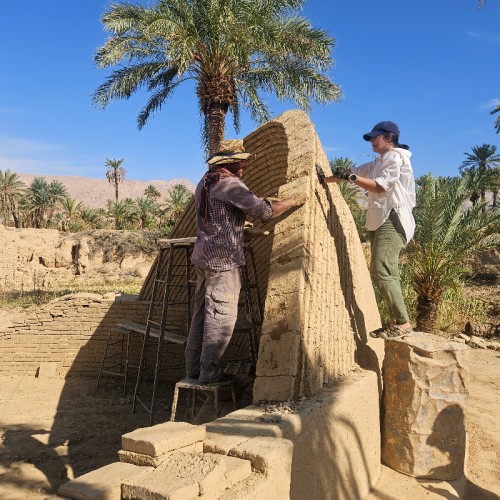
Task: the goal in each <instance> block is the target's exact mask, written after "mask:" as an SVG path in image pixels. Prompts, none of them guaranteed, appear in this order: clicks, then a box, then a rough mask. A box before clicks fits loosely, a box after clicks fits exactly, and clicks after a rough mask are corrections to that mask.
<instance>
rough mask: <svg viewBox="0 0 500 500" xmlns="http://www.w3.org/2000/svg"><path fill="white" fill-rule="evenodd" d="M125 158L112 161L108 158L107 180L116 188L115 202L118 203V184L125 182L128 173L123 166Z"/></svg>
mask: <svg viewBox="0 0 500 500" xmlns="http://www.w3.org/2000/svg"><path fill="white" fill-rule="evenodd" d="M122 163H123V158H122V159H120V160H115V159H113V160H110V159H109V158H106V179H108V181H109V183H110V184H111V185H113V186H115V201H118V184H119V183H120V182H123V181H124V180H125V174H126V173H127V171H126V170H125V169H124V168H123V167H122V166H121V164H122Z"/></svg>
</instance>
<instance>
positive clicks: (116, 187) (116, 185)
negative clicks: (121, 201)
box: [115, 179, 118, 203]
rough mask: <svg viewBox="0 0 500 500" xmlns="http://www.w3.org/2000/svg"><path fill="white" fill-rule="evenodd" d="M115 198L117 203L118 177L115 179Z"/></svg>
mask: <svg viewBox="0 0 500 500" xmlns="http://www.w3.org/2000/svg"><path fill="white" fill-rule="evenodd" d="M115 198H116V202H117V203H118V179H115Z"/></svg>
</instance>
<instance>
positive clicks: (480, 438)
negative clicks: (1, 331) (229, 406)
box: [0, 350, 500, 500]
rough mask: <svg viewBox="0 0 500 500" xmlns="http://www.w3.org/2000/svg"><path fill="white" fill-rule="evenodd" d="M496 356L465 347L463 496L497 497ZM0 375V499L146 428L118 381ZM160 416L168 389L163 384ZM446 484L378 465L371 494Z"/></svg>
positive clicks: (39, 486) (499, 400)
mask: <svg viewBox="0 0 500 500" xmlns="http://www.w3.org/2000/svg"><path fill="white" fill-rule="evenodd" d="M499 380H500V353H499V352H498V351H492V350H472V351H471V383H470V403H469V413H468V417H467V426H468V431H469V463H468V471H467V479H468V481H469V484H468V490H469V493H468V495H467V498H468V499H471V500H472V499H474V500H476V499H494V498H500V496H499V495H500V458H499V452H500V434H499V433H498V424H497V423H498V420H499V418H500V384H499ZM94 384H95V381H94V380H82V379H69V380H60V379H50V378H47V379H43V378H33V377H30V376H28V375H25V376H17V377H0V498H1V499H2V500H18V499H19V500H20V499H36V500H41V499H43V498H45V497H46V496H47V495H48V494H51V493H54V492H55V491H56V490H57V487H58V486H59V485H60V484H61V483H63V482H65V481H66V480H67V479H68V478H72V477H76V476H79V475H81V474H84V473H86V472H88V471H90V470H93V469H96V468H98V467H101V466H103V465H105V464H108V463H110V462H113V461H116V460H117V451H118V450H119V449H120V438H121V435H122V434H124V433H126V432H129V431H131V430H133V429H135V428H138V427H144V426H146V425H148V417H147V416H146V415H145V414H144V413H142V412H140V411H138V413H136V414H133V413H132V411H131V403H130V398H125V397H123V395H122V385H121V383H119V382H118V380H116V381H115V380H112V381H108V382H107V383H106V384H105V385H103V386H101V387H100V388H99V390H98V391H97V393H94V392H93V388H94ZM162 394H163V401H162V402H161V408H160V411H159V413H158V417H159V420H160V421H161V420H166V419H167V418H168V411H169V407H170V402H171V397H172V387H170V386H167V387H163V388H162ZM452 491H453V489H452V488H449V487H447V484H446V483H434V484H433V483H429V482H425V481H421V482H418V481H416V480H415V479H412V478H408V477H406V476H404V475H402V474H398V473H396V472H395V471H392V470H390V469H388V468H383V471H382V476H381V479H380V481H379V483H378V484H377V486H376V488H375V490H374V492H373V493H372V495H371V496H370V498H371V499H373V500H374V499H380V500H382V499H383V500H399V499H401V498H405V499H407V500H413V499H415V500H418V499H421V498H425V499H431V498H457V497H456V496H455V495H453V493H451V492H452Z"/></svg>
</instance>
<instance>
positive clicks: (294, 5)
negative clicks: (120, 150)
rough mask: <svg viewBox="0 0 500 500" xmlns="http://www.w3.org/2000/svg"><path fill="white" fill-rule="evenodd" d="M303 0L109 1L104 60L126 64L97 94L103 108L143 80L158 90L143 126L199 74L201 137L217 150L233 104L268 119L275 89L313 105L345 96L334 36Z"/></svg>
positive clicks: (142, 116)
mask: <svg viewBox="0 0 500 500" xmlns="http://www.w3.org/2000/svg"><path fill="white" fill-rule="evenodd" d="M303 3H304V0H254V1H247V0H157V1H156V3H155V4H154V5H153V6H151V7H145V6H142V5H136V4H134V5H133V4H131V3H129V2H123V3H112V4H111V6H110V7H109V9H108V10H107V11H106V12H105V13H104V15H103V16H102V22H103V24H104V27H105V29H106V30H107V31H108V32H109V33H110V37H109V38H108V40H107V41H106V43H105V44H104V45H103V46H102V47H101V48H99V49H98V50H97V52H96V54H95V56H94V61H95V63H96V65H97V66H98V67H100V68H110V67H116V66H119V67H118V68H117V69H115V70H114V71H113V72H112V73H111V75H110V76H109V77H108V78H107V80H106V81H105V83H103V84H102V85H100V86H99V87H98V88H97V90H96V91H95V92H94V94H93V102H94V104H96V105H97V106H99V107H102V108H105V107H106V106H107V105H108V104H109V102H110V101H111V100H112V99H128V98H129V97H131V96H132V94H134V93H135V92H136V91H137V90H139V89H140V88H145V89H146V90H147V91H148V92H150V93H151V96H150V98H149V100H148V102H147V103H146V105H145V106H144V108H143V109H142V110H141V112H140V113H139V116H138V118H137V124H138V127H139V129H141V128H142V127H143V126H144V125H145V124H146V123H147V121H148V120H149V118H150V117H151V116H152V115H153V114H154V113H155V112H157V111H159V110H160V109H161V107H162V105H163V104H164V103H165V102H166V101H167V99H168V98H170V97H171V95H172V94H173V92H174V91H175V90H176V89H177V87H178V86H179V85H181V84H183V83H184V82H185V81H187V80H193V81H194V83H195V88H196V96H197V99H198V107H199V111H200V114H201V115H202V117H203V128H202V130H203V143H204V144H205V147H206V149H207V150H208V151H209V152H213V151H214V150H215V148H216V147H217V146H218V144H219V142H220V140H221V139H223V138H224V128H225V118H226V114H227V113H228V112H229V111H230V112H231V114H232V116H233V120H234V126H235V129H236V131H237V132H238V129H239V118H240V108H241V106H245V107H246V108H247V109H248V110H249V112H250V116H251V118H252V119H253V120H255V121H257V122H259V123H262V122H264V121H267V120H269V118H270V111H269V109H268V106H267V105H266V103H265V101H264V100H263V99H262V97H261V96H260V95H259V93H262V92H263V93H267V94H269V93H274V94H275V95H276V96H277V97H278V99H280V100H291V101H293V102H294V103H296V104H297V105H298V106H299V107H300V108H302V109H305V110H308V109H310V105H311V101H315V102H318V103H322V104H327V103H329V102H333V101H335V100H337V99H339V98H340V96H341V92H340V89H339V87H338V86H337V85H335V84H334V83H332V82H331V81H330V79H329V77H328V76H327V72H328V71H329V70H330V68H331V67H332V58H331V49H332V47H333V45H334V40H333V38H332V37H330V36H329V35H328V34H327V33H326V32H325V31H323V30H320V29H315V28H313V27H312V25H311V23H310V22H309V21H308V20H307V19H305V18H304V17H301V16H299V14H298V11H299V9H301V7H302V5H303Z"/></svg>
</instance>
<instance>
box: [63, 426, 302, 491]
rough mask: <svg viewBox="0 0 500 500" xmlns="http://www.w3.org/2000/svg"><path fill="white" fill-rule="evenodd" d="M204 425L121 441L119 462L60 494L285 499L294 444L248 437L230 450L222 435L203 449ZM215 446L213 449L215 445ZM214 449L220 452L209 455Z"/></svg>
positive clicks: (142, 432)
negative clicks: (268, 497) (221, 443)
mask: <svg viewBox="0 0 500 500" xmlns="http://www.w3.org/2000/svg"><path fill="white" fill-rule="evenodd" d="M205 434H206V430H205V427H204V426H194V425H191V424H188V423H184V422H167V423H164V424H159V425H155V426H153V427H147V428H143V429H137V430H135V431H133V432H130V433H128V434H125V435H124V436H123V437H122V448H123V449H122V450H120V452H119V457H120V462H116V463H113V464H110V465H107V466H105V467H102V468H101V469H98V470H96V471H93V472H90V473H88V474H85V475H83V476H80V477H79V478H77V479H74V480H72V481H69V482H68V483H66V484H63V485H62V486H61V487H60V488H59V495H61V496H62V497H64V498H72V499H78V500H87V499H88V500H90V499H92V500H96V499H102V500H104V499H106V500H121V499H124V500H139V499H151V498H155V499H158V500H162V499H164V500H190V499H193V500H194V499H197V498H204V499H221V500H222V499H224V500H242V499H248V500H250V499H254V498H263V495H264V492H266V491H267V492H270V491H273V498H274V499H276V500H280V499H285V498H289V495H290V474H291V457H292V448H293V445H292V443H291V442H290V441H288V440H286V439H280V438H262V437H254V438H247V439H245V440H243V442H241V440H240V442H238V444H237V445H236V446H234V447H233V448H231V449H227V450H225V452H223V451H221V450H222V449H225V448H224V446H223V445H219V446H217V444H216V443H217V441H218V439H219V440H222V442H225V440H224V436H223V435H216V434H212V435H211V439H210V442H211V443H212V445H211V448H210V449H211V450H212V452H210V451H207V449H205V451H204V448H206V446H205V445H204V440H205ZM214 443H215V445H214ZM214 446H215V448H217V449H218V450H219V451H218V452H213V449H214Z"/></svg>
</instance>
